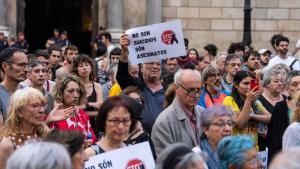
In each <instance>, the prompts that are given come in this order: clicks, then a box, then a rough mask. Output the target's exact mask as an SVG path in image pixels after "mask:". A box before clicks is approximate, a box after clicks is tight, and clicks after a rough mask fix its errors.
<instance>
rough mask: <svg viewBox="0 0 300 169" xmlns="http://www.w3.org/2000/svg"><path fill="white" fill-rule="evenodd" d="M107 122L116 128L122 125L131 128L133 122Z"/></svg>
mask: <svg viewBox="0 0 300 169" xmlns="http://www.w3.org/2000/svg"><path fill="white" fill-rule="evenodd" d="M107 122H108V123H109V124H110V125H112V126H114V127H117V126H119V125H120V124H121V123H122V124H123V125H124V126H130V124H131V120H126V119H125V120H107Z"/></svg>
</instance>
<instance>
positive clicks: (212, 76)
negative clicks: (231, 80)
mask: <svg viewBox="0 0 300 169" xmlns="http://www.w3.org/2000/svg"><path fill="white" fill-rule="evenodd" d="M208 77H210V78H219V77H222V73H211V74H209V75H208Z"/></svg>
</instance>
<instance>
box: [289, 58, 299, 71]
mask: <svg viewBox="0 0 300 169" xmlns="http://www.w3.org/2000/svg"><path fill="white" fill-rule="evenodd" d="M297 61H298V59H295V60H293V62H292V63H291V65H290V69H291V70H293V66H294V64H295V63H296V62H297Z"/></svg>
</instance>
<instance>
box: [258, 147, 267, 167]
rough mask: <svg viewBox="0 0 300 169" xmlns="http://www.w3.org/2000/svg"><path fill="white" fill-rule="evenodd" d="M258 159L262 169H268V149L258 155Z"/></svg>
mask: <svg viewBox="0 0 300 169" xmlns="http://www.w3.org/2000/svg"><path fill="white" fill-rule="evenodd" d="M257 158H258V160H259V162H260V164H261V165H262V166H261V168H262V169H267V168H268V148H266V150H265V151H260V152H258V153H257Z"/></svg>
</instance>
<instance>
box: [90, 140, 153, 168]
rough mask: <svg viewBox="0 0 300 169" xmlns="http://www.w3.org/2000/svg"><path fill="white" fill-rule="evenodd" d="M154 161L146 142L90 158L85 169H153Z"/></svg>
mask: <svg viewBox="0 0 300 169" xmlns="http://www.w3.org/2000/svg"><path fill="white" fill-rule="evenodd" d="M154 167H155V163H154V159H153V156H152V152H151V149H150V145H149V143H148V142H143V143H140V144H135V145H132V146H129V147H125V148H120V149H117V150H113V151H109V152H106V153H103V154H99V155H97V156H94V157H91V158H90V159H89V160H88V161H86V162H85V167H84V168H85V169H107V168H109V169H153V168H154Z"/></svg>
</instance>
